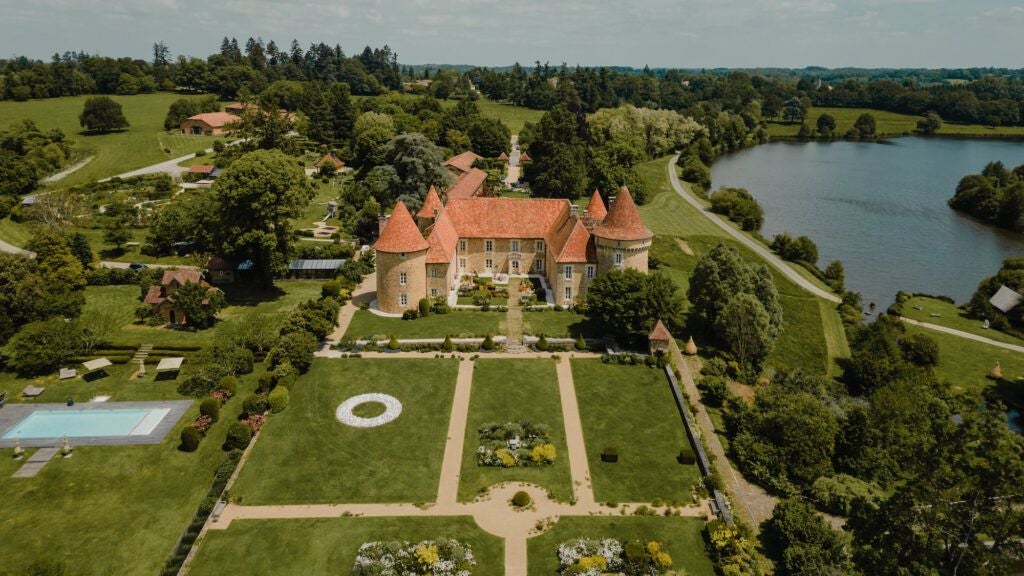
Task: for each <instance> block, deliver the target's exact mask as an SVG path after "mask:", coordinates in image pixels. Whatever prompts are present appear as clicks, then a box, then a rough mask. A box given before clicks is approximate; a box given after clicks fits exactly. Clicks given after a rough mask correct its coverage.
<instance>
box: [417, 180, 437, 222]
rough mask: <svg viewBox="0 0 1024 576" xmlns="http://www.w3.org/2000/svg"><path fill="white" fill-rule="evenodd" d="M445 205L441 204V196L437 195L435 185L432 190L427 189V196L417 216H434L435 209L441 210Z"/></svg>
mask: <svg viewBox="0 0 1024 576" xmlns="http://www.w3.org/2000/svg"><path fill="white" fill-rule="evenodd" d="M443 207H444V205H443V204H441V197H440V196H438V195H437V189H436V188H434V187H433V186H431V187H430V190H427V196H426V198H424V199H423V207H422V208H420V211H419V212H417V213H416V217H417V218H433V217H434V210H435V209H436V210H440V209H441V208H443Z"/></svg>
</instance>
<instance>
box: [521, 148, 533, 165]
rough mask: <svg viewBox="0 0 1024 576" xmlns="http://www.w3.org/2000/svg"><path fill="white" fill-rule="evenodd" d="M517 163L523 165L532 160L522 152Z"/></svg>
mask: <svg viewBox="0 0 1024 576" xmlns="http://www.w3.org/2000/svg"><path fill="white" fill-rule="evenodd" d="M519 162H520V163H523V162H533V158H530V155H529V154H527V153H526V151H525V150H524V151H523V153H522V154H520V155H519Z"/></svg>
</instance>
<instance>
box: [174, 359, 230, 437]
mask: <svg viewBox="0 0 1024 576" xmlns="http://www.w3.org/2000/svg"><path fill="white" fill-rule="evenodd" d="M237 391H238V378H236V377H234V376H225V377H223V378H221V379H220V382H218V389H217V390H215V391H213V392H211V394H210V397H209V398H204V399H203V401H202V402H200V403H199V417H198V418H196V419H195V421H194V422H192V423H190V424H189V425H188V426H185V427H184V428H182V429H181V446H180V448H181V450H182V451H183V452H195V451H196V450H197V449H199V444H200V443H201V442H202V441H203V438H205V437H206V434H207V433H208V432H209V430H210V428H211V427H213V425H214V424H216V423H217V421H218V420H220V409H221V407H222V406H223V405H224V404H225V403H226V402H227V401H228V399H230V398H231V397H232V396H234V395H235V394H236V393H237Z"/></svg>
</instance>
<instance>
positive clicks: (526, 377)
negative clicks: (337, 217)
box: [459, 359, 572, 501]
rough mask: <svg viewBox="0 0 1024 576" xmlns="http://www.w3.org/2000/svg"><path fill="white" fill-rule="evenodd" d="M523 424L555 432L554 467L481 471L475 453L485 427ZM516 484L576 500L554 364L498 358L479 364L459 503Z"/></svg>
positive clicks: (553, 438)
mask: <svg viewBox="0 0 1024 576" xmlns="http://www.w3.org/2000/svg"><path fill="white" fill-rule="evenodd" d="M523 420H529V421H531V422H533V423H535V424H546V425H548V427H550V429H551V443H552V444H554V445H555V450H557V457H556V459H555V462H554V463H553V464H551V465H548V466H536V467H516V468H495V467H489V466H478V465H477V463H476V449H477V447H478V446H479V445H480V435H479V434H478V429H479V428H480V426H482V425H484V424H500V423H504V422H519V421H523ZM513 480H515V481H519V482H529V483H531V484H537V485H538V486H542V487H544V488H547V489H548V490H549V491H550V492H551V493H552V495H553V496H554V497H555V498H557V499H559V500H562V501H568V500H569V499H570V498H571V497H572V476H571V475H570V473H569V453H568V449H567V448H566V444H565V424H564V421H563V420H562V403H561V400H560V399H559V396H558V378H557V376H556V375H555V361H554V360H505V359H495V360H477V361H476V363H475V366H474V370H473V391H472V393H471V394H470V401H469V420H468V422H467V425H466V443H465V445H464V447H463V450H462V477H461V481H460V482H459V500H463V501H467V500H472V499H473V498H475V497H476V496H477V495H478V494H479V493H480V491H481V490H482V489H485V488H488V487H490V486H493V485H495V484H500V483H502V482H510V481H513Z"/></svg>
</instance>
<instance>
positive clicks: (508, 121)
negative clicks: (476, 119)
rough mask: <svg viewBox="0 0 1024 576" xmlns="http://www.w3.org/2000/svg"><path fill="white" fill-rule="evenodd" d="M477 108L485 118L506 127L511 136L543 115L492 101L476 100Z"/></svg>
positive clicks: (540, 112) (531, 110) (535, 111)
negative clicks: (500, 122)
mask: <svg viewBox="0 0 1024 576" xmlns="http://www.w3.org/2000/svg"><path fill="white" fill-rule="evenodd" d="M476 105H477V108H479V109H480V114H481V115H483V116H484V117H485V118H497V119H498V120H501V121H502V122H504V123H505V125H506V126H508V129H509V130H511V131H512V133H513V134H519V133H520V132H522V130H523V124H524V123H526V122H534V123H536V122H537V121H538V120H540V117H541V116H543V115H544V111H543V110H533V109H530V108H523V107H522V106H513V105H511V104H503V103H501V102H494V101H492V100H477V102H476Z"/></svg>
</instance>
